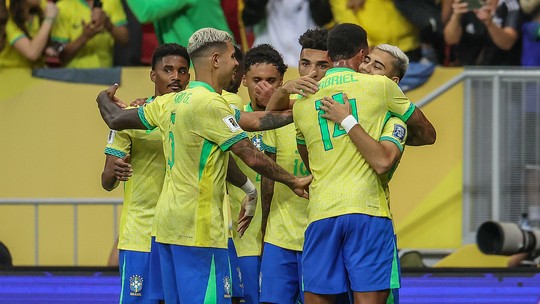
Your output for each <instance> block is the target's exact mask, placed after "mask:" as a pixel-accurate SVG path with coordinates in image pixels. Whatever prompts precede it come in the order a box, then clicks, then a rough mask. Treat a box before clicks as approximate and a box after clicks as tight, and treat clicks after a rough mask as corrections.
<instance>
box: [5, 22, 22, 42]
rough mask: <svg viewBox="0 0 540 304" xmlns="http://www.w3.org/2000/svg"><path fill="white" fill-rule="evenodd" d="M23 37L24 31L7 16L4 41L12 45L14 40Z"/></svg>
mask: <svg viewBox="0 0 540 304" xmlns="http://www.w3.org/2000/svg"><path fill="white" fill-rule="evenodd" d="M23 37H26V35H25V34H24V32H23V31H22V30H21V29H20V28H19V27H18V26H17V25H16V24H15V22H13V20H11V18H9V19H8V22H7V24H6V41H7V42H8V43H9V44H10V45H14V44H15V42H17V41H18V40H19V39H21V38H23Z"/></svg>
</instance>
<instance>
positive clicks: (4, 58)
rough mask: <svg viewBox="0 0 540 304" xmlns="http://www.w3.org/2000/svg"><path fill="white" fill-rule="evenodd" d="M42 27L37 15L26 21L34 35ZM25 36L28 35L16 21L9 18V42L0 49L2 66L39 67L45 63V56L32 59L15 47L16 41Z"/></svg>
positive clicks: (7, 29)
mask: <svg viewBox="0 0 540 304" xmlns="http://www.w3.org/2000/svg"><path fill="white" fill-rule="evenodd" d="M40 27H41V24H40V23H39V18H38V17H37V16H34V17H33V18H32V20H30V21H28V22H26V28H27V29H28V32H29V33H30V35H31V36H32V37H34V36H35V35H36V34H37V33H38V32H39V29H40ZM24 37H27V36H26V34H25V33H24V32H23V31H22V30H21V29H20V28H19V27H18V26H17V25H16V24H15V22H13V20H12V19H11V18H9V19H8V22H7V24H6V42H7V44H6V46H5V47H4V48H3V49H2V50H1V51H0V67H1V68H26V67H28V68H38V67H42V66H43V65H44V61H43V57H41V58H40V59H38V60H37V61H30V60H28V59H27V58H26V57H24V55H23V54H21V53H19V51H17V50H16V49H15V47H14V45H15V43H16V42H17V41H18V40H19V39H21V38H24ZM27 38H29V37H27ZM29 39H31V38H29Z"/></svg>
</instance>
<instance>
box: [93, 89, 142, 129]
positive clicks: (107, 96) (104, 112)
mask: <svg viewBox="0 0 540 304" xmlns="http://www.w3.org/2000/svg"><path fill="white" fill-rule="evenodd" d="M117 89H118V85H117V84H115V85H112V86H110V87H109V88H108V89H107V90H105V91H101V92H100V93H99V95H98V97H97V99H96V101H97V104H98V108H99V112H100V114H101V117H102V118H103V120H104V121H105V123H106V124H107V126H109V128H111V129H112V130H117V131H120V130H125V129H143V130H144V129H147V128H146V127H145V126H144V124H143V123H142V122H141V119H140V118H139V114H138V113H137V109H128V110H124V109H122V108H121V107H120V106H119V105H118V103H119V102H118V99H117V98H116V97H115V96H114V94H115V93H116V90H117Z"/></svg>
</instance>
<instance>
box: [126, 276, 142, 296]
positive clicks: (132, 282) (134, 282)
mask: <svg viewBox="0 0 540 304" xmlns="http://www.w3.org/2000/svg"><path fill="white" fill-rule="evenodd" d="M142 288H143V278H142V277H141V276H140V275H132V276H131V277H129V289H130V290H131V292H130V293H129V295H131V296H137V297H140V296H141V290H142Z"/></svg>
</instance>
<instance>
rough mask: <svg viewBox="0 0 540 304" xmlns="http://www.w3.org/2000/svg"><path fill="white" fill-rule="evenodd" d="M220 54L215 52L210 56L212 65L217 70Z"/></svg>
mask: <svg viewBox="0 0 540 304" xmlns="http://www.w3.org/2000/svg"><path fill="white" fill-rule="evenodd" d="M220 59H221V58H220V54H219V52H213V53H212V55H211V56H210V60H211V63H212V66H213V67H214V68H217V67H219V61H220Z"/></svg>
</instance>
